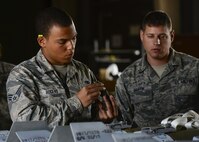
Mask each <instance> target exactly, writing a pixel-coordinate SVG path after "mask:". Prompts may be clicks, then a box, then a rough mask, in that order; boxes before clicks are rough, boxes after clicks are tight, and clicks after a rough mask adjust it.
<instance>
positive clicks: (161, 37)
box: [159, 35, 167, 39]
mask: <svg viewBox="0 0 199 142" xmlns="http://www.w3.org/2000/svg"><path fill="white" fill-rule="evenodd" d="M159 38H160V39H166V38H167V36H166V35H160V36H159Z"/></svg>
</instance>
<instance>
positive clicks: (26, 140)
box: [16, 130, 51, 142]
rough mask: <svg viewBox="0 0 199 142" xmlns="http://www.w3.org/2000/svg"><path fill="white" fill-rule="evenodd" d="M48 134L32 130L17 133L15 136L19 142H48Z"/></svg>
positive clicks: (47, 132)
mask: <svg viewBox="0 0 199 142" xmlns="http://www.w3.org/2000/svg"><path fill="white" fill-rule="evenodd" d="M50 133H51V132H50V131H48V130H32V131H17V132H16V135H17V137H18V138H19V140H20V142H48V139H49V136H50Z"/></svg>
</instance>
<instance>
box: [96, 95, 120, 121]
mask: <svg viewBox="0 0 199 142" xmlns="http://www.w3.org/2000/svg"><path fill="white" fill-rule="evenodd" d="M107 97H109V98H107ZM103 100H104V102H105V103H104V104H105V107H104V106H103V103H102V102H100V101H98V107H99V112H98V116H99V119H100V120H102V121H104V122H111V121H112V120H113V119H114V118H116V117H117V116H118V106H117V103H116V101H115V98H114V97H113V96H112V95H105V96H103Z"/></svg>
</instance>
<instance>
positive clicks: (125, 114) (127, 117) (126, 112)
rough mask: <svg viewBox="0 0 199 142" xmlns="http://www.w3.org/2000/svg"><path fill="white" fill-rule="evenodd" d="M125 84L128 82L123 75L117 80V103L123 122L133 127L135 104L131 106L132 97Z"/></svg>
mask: <svg viewBox="0 0 199 142" xmlns="http://www.w3.org/2000/svg"><path fill="white" fill-rule="evenodd" d="M125 83H126V82H125V81H124V80H123V76H122V75H121V76H120V77H119V78H118V79H117V82H116V86H115V95H116V101H117V103H118V106H119V111H120V112H121V115H122V119H123V120H122V121H125V122H127V123H128V124H131V125H133V116H134V111H133V104H131V101H130V95H129V94H128V91H127V89H126V86H125Z"/></svg>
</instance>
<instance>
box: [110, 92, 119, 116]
mask: <svg viewBox="0 0 199 142" xmlns="http://www.w3.org/2000/svg"><path fill="white" fill-rule="evenodd" d="M109 97H110V100H111V104H112V109H113V115H114V117H116V116H118V105H117V103H116V100H115V98H114V97H113V96H112V95H110V96H109Z"/></svg>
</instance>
